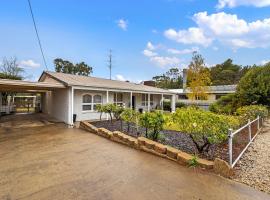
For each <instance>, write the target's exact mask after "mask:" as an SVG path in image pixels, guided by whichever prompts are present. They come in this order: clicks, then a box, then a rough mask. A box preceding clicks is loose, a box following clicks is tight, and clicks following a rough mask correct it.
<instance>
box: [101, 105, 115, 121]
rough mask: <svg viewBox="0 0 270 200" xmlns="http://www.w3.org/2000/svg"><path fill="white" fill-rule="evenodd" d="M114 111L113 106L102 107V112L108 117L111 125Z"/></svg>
mask: <svg viewBox="0 0 270 200" xmlns="http://www.w3.org/2000/svg"><path fill="white" fill-rule="evenodd" d="M114 110H115V105H114V104H106V105H104V106H103V112H104V113H107V114H109V115H110V119H111V123H112V121H113V112H114Z"/></svg>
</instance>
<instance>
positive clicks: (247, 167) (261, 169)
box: [234, 120, 270, 193]
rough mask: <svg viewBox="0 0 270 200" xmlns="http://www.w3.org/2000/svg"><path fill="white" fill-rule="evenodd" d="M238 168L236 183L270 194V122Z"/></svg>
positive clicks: (269, 121)
mask: <svg viewBox="0 0 270 200" xmlns="http://www.w3.org/2000/svg"><path fill="white" fill-rule="evenodd" d="M264 125H265V126H264V127H263V130H262V132H261V133H260V134H259V135H258V136H257V138H256V139H255V140H254V142H253V143H252V144H251V145H250V147H249V148H248V151H247V152H246V153H245V154H244V156H243V157H242V158H241V159H240V161H239V163H238V164H237V166H236V168H235V169H236V174H235V176H234V179H235V180H236V181H239V182H242V183H245V184H247V185H249V186H252V187H254V188H256V189H259V190H261V191H265V192H268V193H270V120H267V121H266V122H265V124H264Z"/></svg>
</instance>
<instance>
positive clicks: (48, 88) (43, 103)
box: [0, 79, 66, 115]
mask: <svg viewBox="0 0 270 200" xmlns="http://www.w3.org/2000/svg"><path fill="white" fill-rule="evenodd" d="M65 88H66V87H65V85H63V84H61V83H56V82H31V81H22V80H10V79H0V115H1V113H2V114H10V113H13V112H15V110H16V109H15V108H16V104H14V99H15V97H17V98H18V97H20V98H25V99H27V100H29V101H31V104H32V105H31V107H32V106H33V107H35V106H36V105H34V104H35V102H36V96H38V97H39V101H38V109H36V110H34V111H33V112H43V113H45V114H50V112H49V110H50V108H48V106H49V105H48V103H47V102H48V97H50V96H52V93H57V92H58V91H59V90H64V89H65ZM16 93H23V94H24V95H23V96H15V94H16ZM33 94H34V95H33ZM4 95H5V97H6V98H5V102H3V96H4ZM17 106H18V105H17ZM28 111H29V104H28Z"/></svg>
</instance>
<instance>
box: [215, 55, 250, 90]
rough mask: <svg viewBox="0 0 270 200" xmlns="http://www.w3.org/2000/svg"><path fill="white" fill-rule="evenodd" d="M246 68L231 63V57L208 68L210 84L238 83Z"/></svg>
mask: <svg viewBox="0 0 270 200" xmlns="http://www.w3.org/2000/svg"><path fill="white" fill-rule="evenodd" d="M248 69H249V67H248V66H246V67H242V66H240V65H236V64H233V60H232V59H227V60H226V61H225V62H223V63H221V64H217V65H216V66H214V67H211V68H210V74H211V80H212V85H232V84H238V82H239V81H240V79H241V77H242V76H243V75H244V74H245V73H246V72H247V71H248Z"/></svg>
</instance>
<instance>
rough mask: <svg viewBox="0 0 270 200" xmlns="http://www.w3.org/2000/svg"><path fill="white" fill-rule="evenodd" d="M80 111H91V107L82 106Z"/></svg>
mask: <svg viewBox="0 0 270 200" xmlns="http://www.w3.org/2000/svg"><path fill="white" fill-rule="evenodd" d="M82 110H83V111H87V110H92V105H83V106H82Z"/></svg>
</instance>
